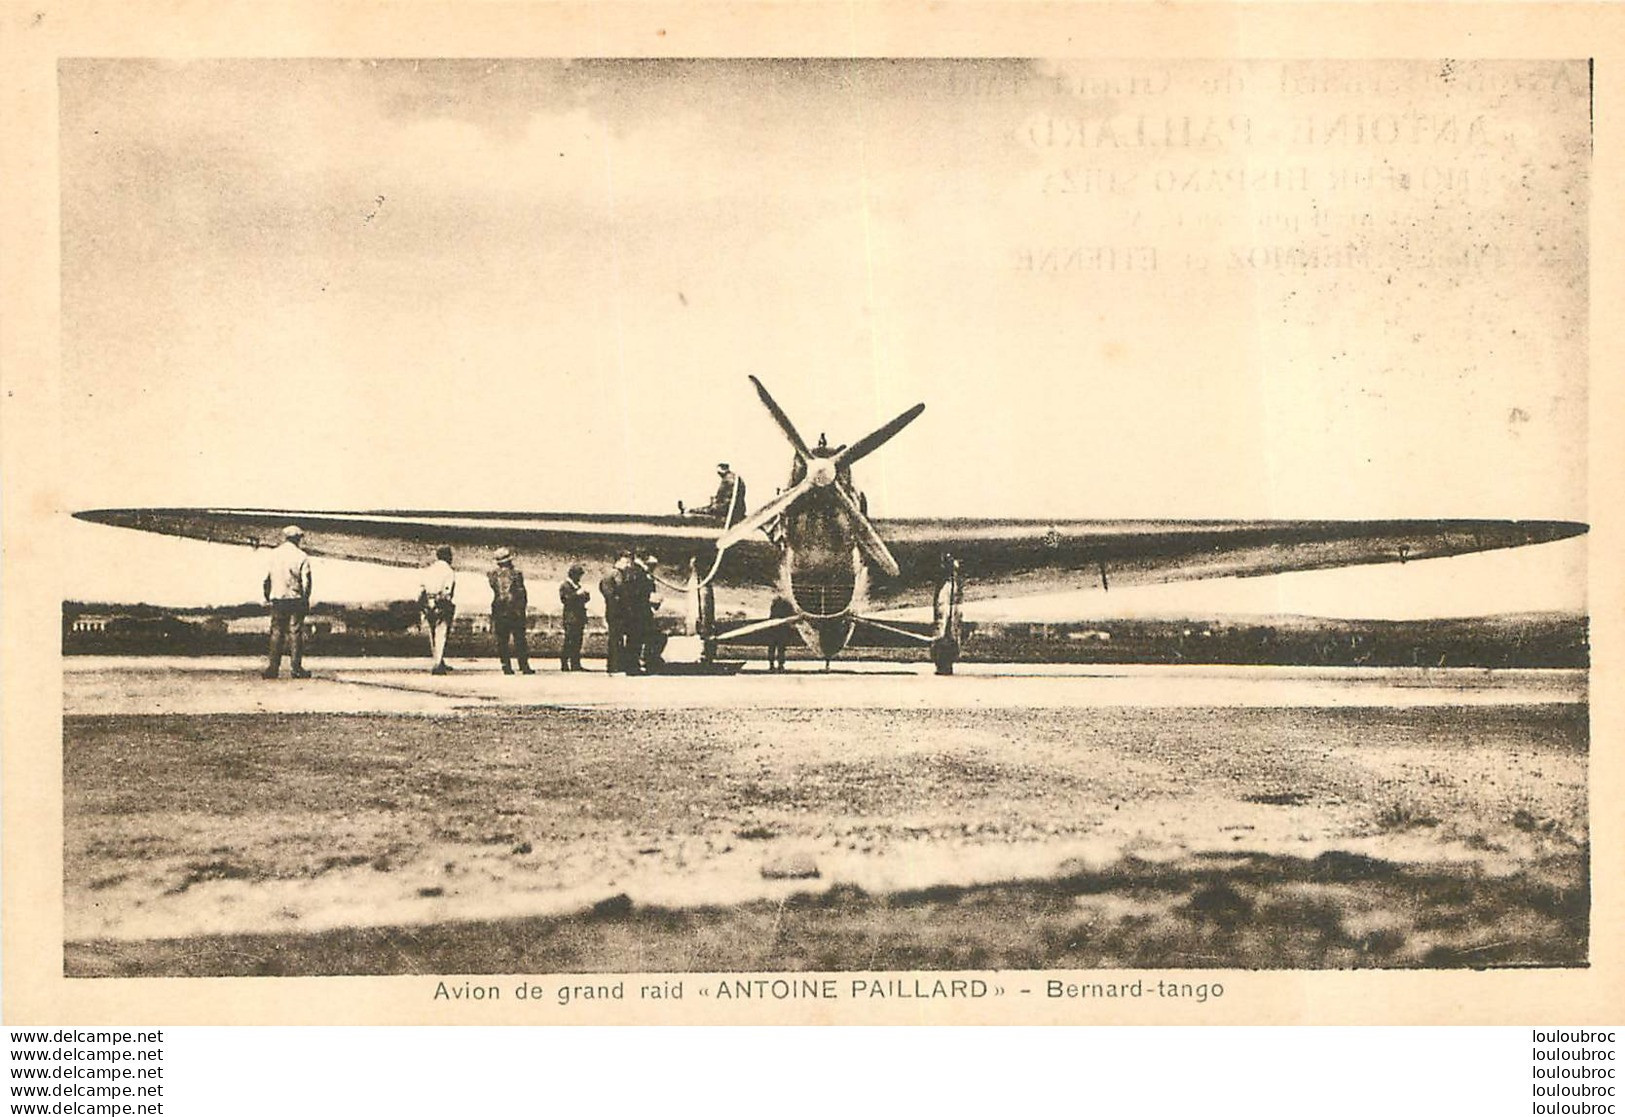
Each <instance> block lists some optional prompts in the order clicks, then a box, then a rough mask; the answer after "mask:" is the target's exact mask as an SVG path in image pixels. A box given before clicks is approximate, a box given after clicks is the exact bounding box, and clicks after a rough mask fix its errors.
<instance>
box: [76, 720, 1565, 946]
mask: <svg viewBox="0 0 1625 1117" xmlns="http://www.w3.org/2000/svg"><path fill="white" fill-rule="evenodd" d="M1587 750H1588V719H1587V711H1586V709H1585V708H1584V707H1583V706H1573V705H1550V706H1528V707H1510V706H1496V707H1488V706H1486V707H1460V708H1436V707H1434V708H1413V709H1388V708H1377V709H1223V710H1204V709H1166V710H1164V709H1158V710H1134V709H1130V710H1111V711H1091V712H1089V713H1088V714H1086V715H1078V714H1076V713H1072V712H1066V713H1064V714H1057V713H1056V712H1054V711H1028V710H986V711H979V710H918V711H902V710H878V711H877V710H828V711H816V712H814V711H793V710H792V711H786V710H759V711H758V710H728V711H721V710H698V711H667V710H644V711H639V710H545V709H542V710H526V711H512V710H506V711H471V712H467V713H463V714H457V715H446V716H391V715H368V716H352V715H287V716H284V715H229V716H142V717H112V716H106V717H69V718H67V719H65V731H64V757H65V760H64V765H65V770H64V777H65V788H66V795H65V814H66V817H65V849H64V864H65V875H66V880H65V886H66V894H67V915H68V923H69V927H70V932H69V937H70V939H72V940H73V941H70V942H69V943H68V944H67V947H66V959H67V961H66V964H67V970H68V972H69V973H70V974H73V975H84V976H89V975H101V974H124V975H137V974H197V975H203V974H250V973H260V974H273V973H274V974H302V973H322V974H336V973H356V974H364V973H416V972H435V973H439V972H445V973H492V972H537V973H541V972H602V971H653V970H660V971H684V970H799V969H835V970H842V969H868V968H925V969H930V968H989V967H996V968H1004V967H1012V968H1047V967H1067V968H1084V967H1108V966H1133V967H1149V966H1171V967H1173V966H1177V967H1221V966H1222V967H1237V966H1239V967H1254V968H1277V967H1291V968H1297V967H1309V968H1317V967H1364V966H1383V967H1415V966H1425V967H1440V966H1490V965H1538V966H1573V965H1583V964H1584V963H1585V961H1586V945H1587V934H1588V919H1589V864H1588V854H1587V850H1588V841H1589V837H1588V825H1587V822H1588V819H1587V813H1586V812H1587V805H1586V754H1587ZM1067 843H1085V844H1092V848H1096V849H1097V850H1105V851H1106V854H1105V855H1101V856H1096V857H1094V858H1092V859H1091V860H1090V861H1089V862H1088V864H1087V865H1083V864H1081V863H1080V864H1079V865H1077V866H1073V867H1070V868H1069V867H1067V866H1066V865H1064V864H1063V865H1061V866H1060V867H1059V868H1057V864H1058V862H1059V861H1060V860H1061V858H1062V857H1063V854H1062V853H1061V852H1058V851H1061V850H1064V849H1065V848H1068V846H1067ZM988 856H994V857H999V858H1005V859H1006V861H1007V862H1008V863H1010V864H1013V865H1017V866H1020V869H1019V871H1016V872H1014V873H1010V874H1008V875H1004V876H1000V877H989V876H988V875H985V874H983V875H980V876H975V875H973V876H968V877H967V876H965V875H956V866H957V865H960V864H970V863H972V862H975V861H976V859H977V858H978V857H981V858H983V860H982V861H981V862H980V863H983V864H986V863H987V861H986V858H987V857H988ZM887 859H889V860H887ZM916 859H925V860H929V861H930V863H931V864H932V865H933V866H934V869H933V871H934V872H937V877H936V878H935V879H937V880H940V881H942V882H943V883H940V884H937V885H933V886H932V887H929V888H913V889H910V888H907V887H902V888H899V887H887V888H880V887H875V886H873V885H871V886H870V887H869V888H868V890H865V888H863V887H859V885H858V884H857V883H854V881H858V880H862V879H864V878H863V877H862V876H861V870H862V867H863V866H865V865H870V864H879V863H884V864H889V865H892V866H896V865H898V864H900V863H901V864H905V865H906V864H910V863H913V862H914V861H915V860H916ZM773 861H779V862H785V863H788V862H790V861H798V862H799V861H805V862H806V863H807V864H808V865H809V866H811V868H812V870H813V871H814V872H816V871H817V866H818V864H819V863H820V862H822V863H823V864H824V865H825V868H826V870H827V869H828V867H829V866H830V865H835V866H837V869H838V871H835V872H833V873H832V872H830V871H825V872H822V873H819V875H818V878H817V880H816V881H814V882H809V888H808V890H807V891H804V892H803V893H801V894H799V895H797V896H795V897H793V898H790V899H787V900H782V901H779V900H767V899H753V898H749V896H747V897H746V898H744V899H742V900H741V901H740V902H736V903H729V904H726V905H723V904H718V903H714V902H708V901H709V900H710V898H711V897H712V896H713V895H714V893H710V892H707V891H706V890H705V889H706V888H707V887H708V886H707V885H704V884H695V885H693V886H692V887H690V888H689V889H688V891H686V892H683V893H682V895H684V897H685V899H683V900H681V901H679V902H673V901H671V900H665V901H662V903H660V904H652V903H649V902H647V900H646V898H645V897H644V896H643V894H642V893H640V892H639V891H638V889H637V888H636V887H635V886H633V885H629V884H624V883H622V882H624V881H627V880H629V879H630V880H637V879H641V880H643V881H645V882H647V881H649V880H651V879H653V880H657V881H664V882H668V883H669V882H675V883H678V884H681V883H683V882H684V881H687V880H690V879H693V880H700V881H703V880H710V879H713V878H712V877H707V876H706V875H705V874H707V873H711V874H718V873H721V874H723V875H725V876H726V875H727V874H733V875H732V876H729V877H728V879H730V880H733V881H736V882H737V881H740V880H744V881H745V882H746V883H747V884H748V883H749V882H752V881H754V882H756V884H755V886H754V887H755V892H754V893H752V895H763V894H766V893H764V892H763V890H762V887H761V881H760V878H761V877H765V876H767V875H769V874H768V871H767V865H768V863H769V862H773ZM1006 861H1000V862H999V863H1000V864H1004V863H1006ZM854 865H856V866H858V867H859V870H860V872H859V875H857V876H851V875H848V876H843V875H842V871H840V869H841V867H844V868H845V869H848V870H849V869H851V867H852V866H854ZM759 868H760V869H761V872H760V873H758V869H759ZM639 874H642V875H641V877H640V876H639ZM793 875H797V876H800V875H811V873H802V872H800V871H799V870H798V871H797V872H796V873H795V874H793ZM561 889H564V890H572V892H571V894H572V895H573V894H585V895H587V896H589V897H594V896H595V897H596V898H597V900H599V901H601V902H600V903H599V905H598V907H597V908H596V909H590V910H576V911H575V912H574V913H573V914H560V915H549V916H545V917H543V916H526V917H523V918H507V919H500V920H498V919H490V918H480V917H479V912H480V911H482V910H483V911H486V912H490V911H492V910H494V908H495V907H497V906H498V905H495V904H493V902H492V901H493V900H494V899H495V900H500V899H503V898H505V897H510V896H516V895H519V896H523V895H535V896H546V895H549V894H557V893H558V892H559V890H561ZM679 891H681V890H679ZM273 893H274V894H275V897H276V898H275V899H274V900H273V899H265V897H269V896H271V895H272V894H273ZM621 893H627V894H625V895H622V894H621ZM775 894H776V893H775ZM318 900H319V902H320V903H321V904H325V905H326V907H325V908H323V909H322V911H321V912H320V913H319V914H320V916H321V918H319V919H317V920H316V923H317V925H319V926H322V927H330V926H334V925H335V924H338V925H340V926H341V929H337V930H319V931H310V932H299V931H298V930H297V927H298V920H299V919H300V918H303V916H304V913H303V912H302V911H300V910H292V911H291V913H290V912H289V911H286V910H284V909H285V907H286V906H287V905H293V906H294V908H295V909H297V906H298V905H299V904H300V903H308V904H311V905H314V904H316V903H317V902H318ZM591 902H592V901H591V899H590V898H589V900H588V901H586V902H585V903H584V904H583V905H582V907H586V906H587V904H590V903H591ZM256 904H261V905H262V906H260V907H257V906H256ZM428 904H433V905H435V906H434V907H432V908H430V907H425V906H423V905H428ZM414 905H417V906H415V907H414ZM459 906H462V907H466V908H468V909H469V911H470V915H469V917H467V918H463V919H457V920H454V921H449V922H436V921H434V919H430V918H426V917H425V914H423V913H427V914H431V915H433V916H434V917H435V919H444V918H445V912H446V911H447V910H451V911H453V912H455V911H456V910H457V908H458V907H459ZM386 907H387V909H388V911H389V913H390V914H389V915H387V916H380V915H379V914H378V912H379V911H380V910H383V909H384V908H386ZM311 910H312V912H314V911H315V909H314V908H312V909H311ZM335 910H336V911H337V912H338V918H336V919H335V918H333V913H334V911H335ZM508 910H512V909H508ZM532 910H535V909H532ZM245 912H248V913H250V914H249V915H247V916H245V915H244V914H243V913H245ZM155 913H156V914H155ZM414 913H417V914H414ZM284 916H285V917H286V918H283V917H284ZM129 920H137V921H140V920H144V921H145V922H141V924H140V925H141V927H143V928H145V930H143V931H142V933H141V934H140V935H139V936H134V938H136V939H138V940H139V941H132V936H131V935H130V934H128V933H125V932H124V931H122V930H121V926H122V925H123V924H122V922H121V921H129ZM370 924H376V925H370ZM273 927H274V928H276V929H275V930H274V931H273V930H272V928H273ZM74 928H80V930H78V931H75V930H74ZM222 928H224V929H225V930H224V931H222Z"/></svg>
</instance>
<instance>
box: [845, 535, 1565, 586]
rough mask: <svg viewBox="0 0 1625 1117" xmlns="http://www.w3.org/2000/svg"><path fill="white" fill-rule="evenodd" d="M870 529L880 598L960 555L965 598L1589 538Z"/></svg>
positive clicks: (937, 577)
mask: <svg viewBox="0 0 1625 1117" xmlns="http://www.w3.org/2000/svg"><path fill="white" fill-rule="evenodd" d="M875 528H876V529H877V530H878V531H879V533H880V536H881V538H883V539H884V540H885V541H886V545H887V546H888V547H889V548H890V549H891V552H892V555H893V556H894V557H895V558H896V560H897V565H898V568H899V575H898V577H897V578H895V579H890V580H887V581H885V582H882V583H881V584H879V585H876V586H874V587H873V588H872V590H871V593H870V596H871V598H872V600H873V601H874V602H875V603H876V604H877V605H882V606H885V607H902V606H909V605H919V604H924V603H926V602H929V601H930V600H931V595H932V593H933V592H934V590H935V588H936V586H937V585H938V583H939V582H940V581H941V556H942V555H943V554H944V553H948V554H952V555H953V556H954V557H955V558H957V559H958V560H959V562H960V570H961V573H962V575H963V578H964V599H965V600H967V601H978V600H987V599H989V598H995V597H1013V596H1018V595H1023V594H1032V593H1059V592H1065V591H1068V590H1076V589H1089V588H1096V589H1098V588H1101V587H1102V586H1103V585H1104V586H1105V587H1106V588H1110V587H1112V586H1116V585H1123V586H1128V585H1144V584H1148V583H1154V582H1182V581H1194V580H1197V579H1202V578H1226V577H1244V578H1245V577H1257V576H1261V575H1266V574H1282V573H1286V572H1289V571H1298V570H1322V569H1329V568H1331V567H1340V566H1360V565H1367V564H1372V563H1386V562H1411V561H1415V560H1418V559H1427V558H1440V557H1444V556H1449V555H1464V554H1469V553H1472V552H1474V551H1490V550H1496V549H1499V548H1503V547H1523V546H1527V545H1530V544H1533V543H1546V542H1550V541H1552V540H1557V539H1567V538H1569V537H1571V536H1575V535H1581V534H1584V533H1585V531H1586V530H1587V526H1586V525H1585V524H1579V523H1568V522H1564V521H1558V520H1276V521H1259V520H1195V521H1131V520H1064V521H1063V520H1053V521H1052V520H889V521H881V520H877V521H875Z"/></svg>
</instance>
